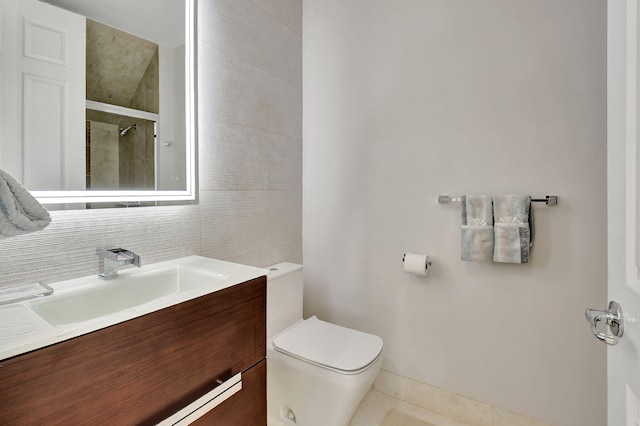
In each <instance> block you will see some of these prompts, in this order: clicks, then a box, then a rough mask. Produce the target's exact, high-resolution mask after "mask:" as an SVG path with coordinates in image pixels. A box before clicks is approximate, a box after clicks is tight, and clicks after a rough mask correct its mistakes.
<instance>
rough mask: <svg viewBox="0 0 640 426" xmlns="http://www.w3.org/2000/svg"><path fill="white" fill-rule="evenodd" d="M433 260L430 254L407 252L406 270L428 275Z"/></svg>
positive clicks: (410, 272)
mask: <svg viewBox="0 0 640 426" xmlns="http://www.w3.org/2000/svg"><path fill="white" fill-rule="evenodd" d="M430 267H431V260H429V256H427V255H425V254H418V253H405V255H404V271H405V272H407V273H409V274H414V275H420V276H423V277H426V276H427V274H428V273H429V270H430V269H431V268H430Z"/></svg>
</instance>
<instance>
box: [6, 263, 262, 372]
mask: <svg viewBox="0 0 640 426" xmlns="http://www.w3.org/2000/svg"><path fill="white" fill-rule="evenodd" d="M143 261H144V259H143ZM175 268H178V269H180V268H184V269H188V270H196V271H198V273H200V274H203V275H205V276H206V275H207V274H208V275H210V276H211V277H215V279H211V280H210V282H207V283H206V284H204V285H201V286H197V287H195V288H188V289H186V290H182V289H180V290H177V291H175V292H173V293H171V294H168V295H166V296H163V297H160V298H158V299H155V300H153V301H150V302H148V303H144V304H141V305H138V306H135V307H132V308H128V309H124V310H122V311H119V312H117V313H112V314H109V315H104V316H101V317H98V318H94V319H91V320H88V321H83V322H78V323H74V324H69V325H62V326H54V325H51V324H49V323H48V322H47V321H45V320H44V319H43V318H41V317H40V316H39V315H38V314H37V313H35V312H34V311H33V310H32V309H31V308H30V306H31V305H30V304H33V303H39V302H40V301H42V300H45V299H49V298H56V297H64V296H65V295H69V294H72V293H73V292H74V291H77V289H82V288H88V286H91V285H95V283H96V282H101V283H102V284H103V285H104V283H107V285H108V283H111V282H113V283H116V282H117V281H118V280H119V279H122V280H127V279H135V278H136V276H137V275H141V276H142V275H148V274H149V273H153V272H155V271H163V270H166V269H175ZM119 275H120V277H118V278H115V279H113V280H110V281H106V282H104V281H96V279H97V277H96V276H90V277H83V278H77V279H73V280H68V281H61V282H58V283H54V284H50V286H51V287H52V288H53V289H54V294H53V295H51V296H46V297H45V298H42V299H32V300H30V301H24V302H18V303H12V304H8V305H3V306H0V361H1V360H4V359H7V358H11V357H14V356H16V355H20V354H23V353H26V352H30V351H33V350H35V349H40V348H43V347H45V346H49V345H52V344H55V343H58V342H62V341H64V340H68V339H71V338H73V337H77V336H80V335H83V334H87V333H90V332H92V331H96V330H99V329H102V328H105V327H109V326H111V325H114V324H118V323H121V322H124V321H128V320H130V319H133V318H136V317H139V316H142V315H146V314H148V313H151V312H155V311H157V310H160V309H164V308H167V307H169V306H173V305H177V304H179V303H182V302H185V301H187V300H191V299H195V298H197V297H200V296H204V295H206V294H209V293H213V292H215V291H218V290H222V289H225V288H228V287H231V286H234V285H236V284H240V283H243V282H245V281H248V280H251V279H254V278H258V277H260V276H263V275H267V270H266V269H261V268H254V267H252V266H246V265H239V264H236V263H230V262H224V261H221V260H215V259H209V258H206V257H201V256H188V257H183V258H180V259H174V260H169V261H165V262H158V263H154V264H151V265H143V266H142V267H141V268H131V269H125V270H122V271H120V272H119ZM131 285H135V283H132V284H131Z"/></svg>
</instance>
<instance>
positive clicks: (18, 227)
mask: <svg viewBox="0 0 640 426" xmlns="http://www.w3.org/2000/svg"><path fill="white" fill-rule="evenodd" d="M49 223H51V216H49V212H47V210H46V209H45V208H44V207H42V205H41V204H40V203H39V202H38V201H37V200H36V199H35V198H33V196H32V195H31V194H30V193H29V191H27V190H26V189H25V188H24V187H23V186H22V185H20V183H18V181H17V180H15V178H14V177H13V176H11V175H10V174H9V173H7V172H5V171H4V170H2V169H0V238H4V237H13V236H16V235H21V234H27V233H29V232H35V231H40V230H42V229H44V228H46V227H47V226H48V225H49Z"/></svg>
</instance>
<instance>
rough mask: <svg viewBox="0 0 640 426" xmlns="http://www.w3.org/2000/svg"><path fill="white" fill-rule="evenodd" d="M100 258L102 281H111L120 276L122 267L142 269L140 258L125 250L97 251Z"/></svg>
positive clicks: (100, 249)
mask: <svg viewBox="0 0 640 426" xmlns="http://www.w3.org/2000/svg"><path fill="white" fill-rule="evenodd" d="M96 252H97V254H98V258H99V265H98V266H99V272H100V273H99V274H98V276H99V277H100V278H102V279H105V280H109V279H111V278H116V277H117V276H118V269H120V267H121V266H125V265H133V266H137V267H138V268H139V267H140V256H138V255H137V254H135V253H134V252H132V251H129V250H126V249H123V248H113V249H103V248H98V249H97V250H96Z"/></svg>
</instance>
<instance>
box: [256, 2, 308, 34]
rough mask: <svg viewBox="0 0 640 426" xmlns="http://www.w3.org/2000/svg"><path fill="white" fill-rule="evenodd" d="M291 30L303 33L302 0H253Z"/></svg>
mask: <svg viewBox="0 0 640 426" xmlns="http://www.w3.org/2000/svg"><path fill="white" fill-rule="evenodd" d="M251 1H253V2H254V3H255V4H257V5H259V6H260V7H262V8H263V9H264V10H266V11H267V12H269V13H270V14H272V15H273V16H274V17H275V18H276V19H278V20H279V21H280V22H282V23H283V24H284V25H286V26H287V27H288V28H289V29H290V30H291V31H293V32H295V33H296V34H299V35H302V0H251Z"/></svg>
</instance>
